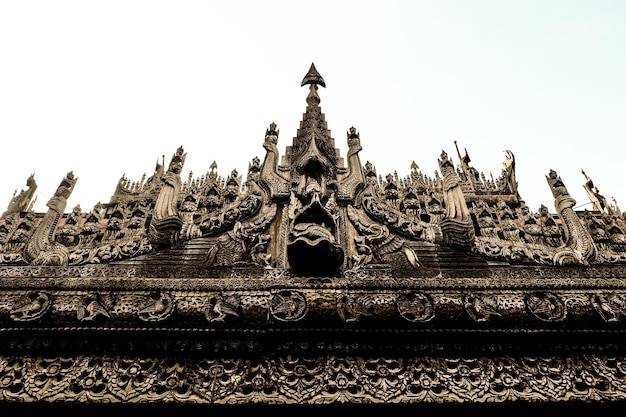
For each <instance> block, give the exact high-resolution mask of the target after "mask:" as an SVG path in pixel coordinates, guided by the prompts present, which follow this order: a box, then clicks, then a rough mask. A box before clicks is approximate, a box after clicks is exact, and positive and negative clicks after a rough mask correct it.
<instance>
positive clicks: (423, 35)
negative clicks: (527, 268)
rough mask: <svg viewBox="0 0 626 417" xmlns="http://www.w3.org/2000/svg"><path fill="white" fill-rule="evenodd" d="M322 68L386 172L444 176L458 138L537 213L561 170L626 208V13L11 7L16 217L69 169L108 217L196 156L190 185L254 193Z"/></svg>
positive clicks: (8, 58)
mask: <svg viewBox="0 0 626 417" xmlns="http://www.w3.org/2000/svg"><path fill="white" fill-rule="evenodd" d="M312 62H313V63H315V66H316V68H317V69H318V71H319V72H320V74H321V75H322V76H323V77H324V79H325V81H326V86H327V88H320V91H319V94H320V97H321V100H322V101H321V107H322V111H323V112H324V114H325V116H326V121H327V122H328V127H329V128H330V130H331V133H332V136H333V137H334V138H335V145H336V146H337V147H338V148H339V149H340V150H341V154H342V156H344V157H345V154H346V151H347V145H346V131H347V130H348V129H349V128H350V127H351V126H354V127H355V128H356V129H357V130H358V131H359V133H360V136H361V144H362V146H363V151H361V153H360V157H361V162H362V163H363V164H365V163H366V161H370V162H371V163H372V164H373V165H374V166H375V167H376V170H377V172H378V174H381V175H383V176H385V175H386V174H387V173H391V172H393V171H397V172H398V174H399V175H400V176H401V177H404V176H406V175H408V174H409V172H410V165H411V162H413V161H415V162H416V163H417V164H418V166H419V167H420V169H421V170H422V172H424V173H425V174H427V175H429V176H432V175H433V173H434V171H435V170H436V169H437V168H438V167H437V159H438V158H439V157H440V154H441V151H442V150H445V151H446V152H447V153H448V154H449V155H450V156H452V157H453V160H454V162H455V164H458V158H457V156H456V150H455V148H454V141H455V140H456V141H457V142H458V145H459V148H460V150H461V152H463V149H464V148H467V150H468V152H469V155H470V157H471V159H472V162H471V165H472V166H474V167H475V168H477V169H478V170H479V171H481V172H485V174H486V175H488V176H489V174H490V173H493V175H494V176H498V175H499V173H500V171H501V168H502V163H503V162H504V160H505V156H504V152H503V151H504V150H506V149H510V150H512V151H513V153H514V154H515V159H516V173H517V180H518V183H519V191H520V194H521V196H522V197H523V199H524V200H525V201H526V203H527V204H528V206H529V207H530V209H531V210H532V211H537V209H538V207H539V206H540V205H541V204H544V205H546V206H547V207H548V208H549V209H550V211H552V212H554V206H553V198H552V195H551V193H550V190H549V188H548V185H547V182H546V180H545V176H546V175H547V174H548V172H549V170H550V169H554V170H555V171H557V173H558V174H559V175H560V176H561V177H562V179H563V181H564V182H565V185H566V186H567V188H568V190H569V192H570V194H571V195H572V196H573V197H574V198H575V199H576V201H577V206H579V207H581V208H584V207H589V208H591V205H586V206H585V204H587V203H588V202H589V200H588V198H587V195H586V193H585V192H584V189H583V188H582V184H583V183H584V177H583V175H582V174H581V169H584V170H585V172H586V173H587V174H588V175H589V176H590V177H591V178H592V179H593V181H594V183H595V185H596V186H597V187H598V188H599V190H600V192H601V193H602V194H603V195H604V196H605V197H606V198H607V199H609V200H611V198H612V197H614V198H615V199H616V200H617V203H618V204H619V205H620V208H621V209H622V211H624V210H626V185H624V182H625V181H624V178H625V177H626V174H625V171H624V168H623V162H624V161H625V158H626V1H623V0H619V1H604V0H590V1H575V0H566V1H551V0H541V1H531V0H525V1H521V0H520V1H506V0H496V1H478V0H476V1H470V0H459V1H453V0H436V1H435V0H433V1H420V0H406V1H394V0H385V1H364V0H359V1H341V0H331V1H321V0H317V1H311V0H308V1H299V0H288V1H273V0H269V1H268V0H264V1H235V0H228V1H208V0H205V1H181V0H176V1H156V0H151V1H133V0H123V1H113V0H107V1H87V0H80V1H8V0H7V1H4V0H0V140H1V144H2V153H3V163H2V165H1V166H0V175H2V181H0V212H2V211H4V210H5V209H6V206H8V204H9V202H10V200H11V197H12V195H13V192H14V191H15V190H16V189H17V190H18V191H19V190H20V189H23V188H26V179H27V177H28V176H29V175H30V174H31V173H35V178H36V180H37V182H38V184H39V188H38V192H37V195H38V197H37V203H36V205H35V209H36V210H38V211H45V210H46V207H45V203H46V202H47V201H48V199H49V197H50V196H51V195H52V194H53V193H54V190H55V189H56V187H57V186H58V184H59V182H60V181H61V179H62V178H63V176H64V175H65V174H66V173H67V172H68V171H73V172H74V174H75V175H76V176H78V182H77V184H76V187H75V190H74V193H73V194H72V196H71V197H70V199H69V201H68V206H67V207H68V210H70V209H71V208H72V207H74V206H75V205H77V204H80V205H81V208H82V209H83V211H89V210H90V209H91V208H92V207H93V206H94V204H95V203H97V202H98V201H101V202H103V203H106V202H108V201H109V199H110V197H111V195H112V193H113V191H114V189H115V186H116V184H117V181H118V179H119V178H120V177H121V176H122V174H126V175H127V177H129V179H131V180H136V181H138V180H140V179H141V176H142V174H143V173H147V174H148V175H151V174H152V173H153V172H154V166H155V164H156V162H157V160H159V159H160V158H161V156H162V155H165V159H166V164H167V163H169V160H170V158H171V156H172V154H173V153H174V152H175V151H176V149H177V148H178V147H179V146H181V145H182V146H183V147H184V149H185V150H186V151H187V152H188V155H187V160H186V163H185V167H184V170H183V175H182V176H183V178H187V176H188V174H189V172H190V171H193V173H194V177H198V176H200V175H202V174H204V173H206V172H207V171H208V170H209V166H210V165H211V163H212V162H213V161H216V162H217V164H218V172H219V174H220V175H222V176H227V175H228V174H229V173H230V172H231V171H232V170H233V169H237V170H238V171H239V173H241V174H242V175H243V176H244V179H245V175H246V173H247V168H248V164H249V162H250V161H251V160H252V159H253V158H254V157H255V156H256V157H259V158H260V159H261V160H263V157H264V156H265V150H264V149H263V146H262V144H263V139H264V135H265V129H266V128H267V127H268V126H269V124H270V123H272V122H275V123H276V124H277V125H278V128H279V129H280V136H279V142H278V148H279V150H280V152H281V155H282V154H283V153H284V150H285V147H286V146H288V145H290V144H291V143H292V139H293V137H294V136H295V134H296V130H297V128H298V125H299V122H300V120H301V118H302V114H303V113H304V111H305V107H306V102H305V98H306V96H307V93H308V88H307V87H300V82H301V81H302V78H303V77H304V75H305V74H306V73H307V71H308V69H309V66H310V65H311V63H312Z"/></svg>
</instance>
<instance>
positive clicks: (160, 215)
mask: <svg viewBox="0 0 626 417" xmlns="http://www.w3.org/2000/svg"><path fill="white" fill-rule="evenodd" d="M186 157H187V154H186V153H184V151H183V147H182V146H181V147H179V148H178V150H177V151H176V153H175V154H174V156H173V157H172V161H171V162H170V165H169V167H168V169H167V172H165V174H163V176H162V177H161V179H162V180H163V187H162V188H161V191H160V192H159V196H158V197H157V200H156V203H155V205H154V219H157V220H160V219H165V218H168V217H172V216H178V197H179V194H180V187H181V184H182V181H181V178H180V173H181V171H182V170H183V165H184V164H185V158H186Z"/></svg>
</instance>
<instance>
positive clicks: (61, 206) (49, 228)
mask: <svg viewBox="0 0 626 417" xmlns="http://www.w3.org/2000/svg"><path fill="white" fill-rule="evenodd" d="M77 180H78V178H76V177H74V173H73V172H68V173H67V175H65V178H63V180H62V181H61V184H59V187H58V188H57V190H56V191H55V193H54V195H53V196H52V198H50V200H49V201H48V202H47V203H46V206H48V211H47V212H46V214H45V215H44V217H43V220H42V221H41V223H40V224H39V226H38V227H37V228H36V229H35V231H34V232H33V234H32V236H31V238H30V240H29V241H28V243H27V244H26V247H25V249H24V259H26V261H28V262H30V263H31V264H32V265H59V266H64V265H67V264H68V262H69V249H68V248H67V247H66V246H64V245H62V244H61V243H59V242H57V241H56V240H55V230H56V227H57V225H58V223H59V219H60V218H61V216H63V213H64V211H65V207H66V206H67V199H68V198H69V196H70V195H71V194H72V191H73V190H74V185H75V184H76V181H77Z"/></svg>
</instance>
